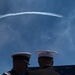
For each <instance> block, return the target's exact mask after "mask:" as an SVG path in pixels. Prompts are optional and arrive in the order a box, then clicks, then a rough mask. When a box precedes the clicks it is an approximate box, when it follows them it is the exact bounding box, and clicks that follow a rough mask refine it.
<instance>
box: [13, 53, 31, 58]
mask: <svg viewBox="0 0 75 75" xmlns="http://www.w3.org/2000/svg"><path fill="white" fill-rule="evenodd" d="M19 55H20V56H25V57H28V58H30V57H31V53H29V52H17V53H14V54H13V55H12V57H14V56H19Z"/></svg>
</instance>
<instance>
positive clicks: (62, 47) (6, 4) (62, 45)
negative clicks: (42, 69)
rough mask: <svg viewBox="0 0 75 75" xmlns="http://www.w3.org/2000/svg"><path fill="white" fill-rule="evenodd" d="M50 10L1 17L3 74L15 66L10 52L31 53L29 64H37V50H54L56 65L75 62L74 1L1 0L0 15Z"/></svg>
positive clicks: (0, 47)
mask: <svg viewBox="0 0 75 75" xmlns="http://www.w3.org/2000/svg"><path fill="white" fill-rule="evenodd" d="M32 11H34V12H49V13H56V14H59V15H62V16H63V18H59V17H54V16H46V15H34V14H33V15H17V16H10V17H5V18H1V19H0V68H1V69H0V73H3V72H6V71H8V70H10V69H12V59H11V55H12V54H13V53H15V52H19V51H29V52H31V53H32V57H31V59H30V66H29V67H35V66H38V63H37V54H35V51H36V50H48V49H51V50H55V51H57V52H58V54H57V55H56V56H55V57H54V60H55V63H54V65H59V66H60V65H74V64H75V58H74V57H75V54H74V53H75V21H74V20H75V1H74V0H15V1H12V0H0V16H1V15H5V14H10V13H20V12H32Z"/></svg>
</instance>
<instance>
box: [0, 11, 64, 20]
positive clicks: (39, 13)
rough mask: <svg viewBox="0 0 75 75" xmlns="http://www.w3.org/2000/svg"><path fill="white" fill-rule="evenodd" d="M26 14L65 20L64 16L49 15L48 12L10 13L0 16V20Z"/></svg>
mask: <svg viewBox="0 0 75 75" xmlns="http://www.w3.org/2000/svg"><path fill="white" fill-rule="evenodd" d="M24 14H37V15H46V16H55V17H59V18H63V16H62V15H59V14H54V13H48V12H19V13H10V14H5V15H0V19H2V18H5V17H10V16H17V15H24Z"/></svg>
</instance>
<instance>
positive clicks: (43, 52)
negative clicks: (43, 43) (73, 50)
mask: <svg viewBox="0 0 75 75" xmlns="http://www.w3.org/2000/svg"><path fill="white" fill-rule="evenodd" d="M36 53H37V54H38V57H51V58H53V56H54V55H55V54H57V52H56V51H51V50H37V51H36Z"/></svg>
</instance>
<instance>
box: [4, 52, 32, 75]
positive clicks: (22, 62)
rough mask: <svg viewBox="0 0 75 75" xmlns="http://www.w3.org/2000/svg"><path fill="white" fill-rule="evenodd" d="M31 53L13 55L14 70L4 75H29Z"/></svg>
mask: <svg viewBox="0 0 75 75" xmlns="http://www.w3.org/2000/svg"><path fill="white" fill-rule="evenodd" d="M30 57H31V53H29V52H18V53H15V54H13V55H12V59H13V68H12V70H11V71H8V72H6V73H3V75H28V64H29V59H30Z"/></svg>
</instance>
